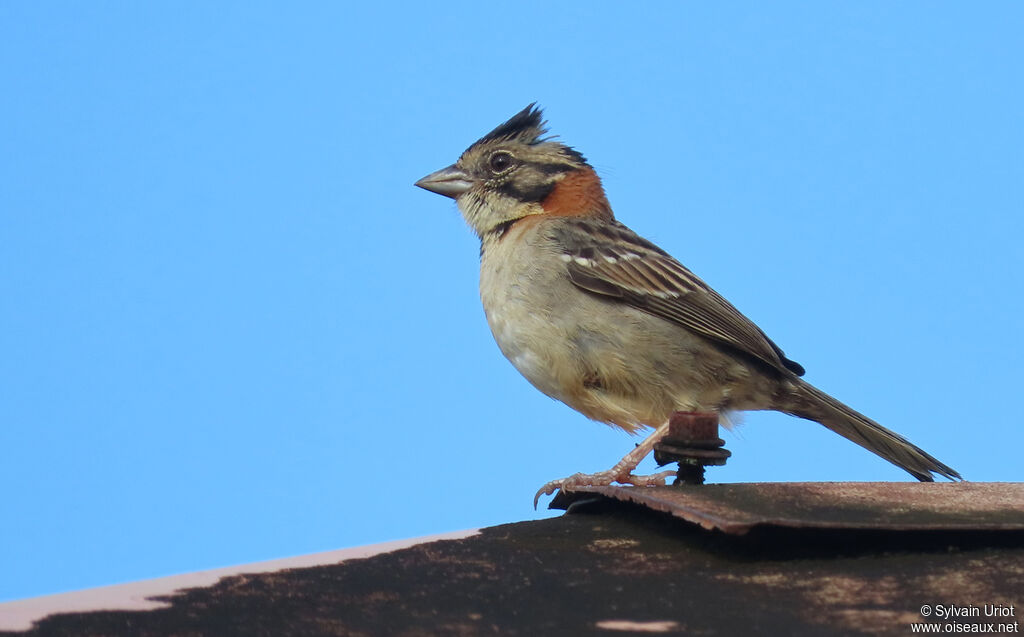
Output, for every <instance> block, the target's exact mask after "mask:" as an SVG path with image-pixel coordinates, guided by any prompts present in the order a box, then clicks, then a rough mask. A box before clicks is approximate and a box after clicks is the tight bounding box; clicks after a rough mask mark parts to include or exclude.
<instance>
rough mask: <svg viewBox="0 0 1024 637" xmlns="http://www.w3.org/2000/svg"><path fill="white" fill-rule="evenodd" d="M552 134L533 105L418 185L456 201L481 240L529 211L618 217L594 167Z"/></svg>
mask: <svg viewBox="0 0 1024 637" xmlns="http://www.w3.org/2000/svg"><path fill="white" fill-rule="evenodd" d="M546 132H547V129H546V128H545V122H544V120H543V113H542V112H541V110H540V109H539V108H537V106H536V105H535V104H530V105H529V106H527V107H526V108H524V109H523V110H521V111H520V112H519V113H517V114H516V115H514V116H513V117H512V118H511V119H509V120H508V121H507V122H505V123H504V124H502V125H501V126H498V127H497V128H495V129H494V130H492V131H491V132H489V133H487V134H486V135H484V136H483V137H481V138H480V139H479V140H477V141H476V142H475V143H473V145H472V146H470V147H469V148H467V149H466V151H465V152H464V153H462V156H461V157H459V161H457V162H455V163H454V164H452V165H451V166H448V167H447V168H442V169H441V170H439V171H437V172H434V173H431V174H429V175H427V176H426V177H424V178H423V179H420V180H419V181H417V182H416V185H417V186H419V187H420V188H424V189H426V190H429V191H431V192H436V193H437V194H439V195H444V196H446V197H451V198H452V199H455V201H456V202H458V205H459V210H461V211H462V216H463V217H465V219H466V222H467V223H469V225H470V226H471V227H472V228H473V230H474V231H475V232H476V233H477V235H478V236H480V237H481V238H483V237H484V236H486V235H487V234H489V233H491V232H494V231H496V230H500V229H503V228H506V227H508V225H509V224H510V223H512V222H514V221H516V220H518V219H522V218H523V217H527V216H529V215H543V214H554V215H574V216H576V215H578V216H599V217H602V218H605V219H609V220H610V219H612V211H611V207H610V206H609V205H608V200H607V198H606V197H605V195H604V189H603V188H602V187H601V180H600V178H599V177H598V176H597V173H596V172H594V169H593V168H592V167H591V166H590V164H588V163H587V160H586V159H585V158H584V157H583V155H581V154H580V153H579V152H577V151H576V150H574V149H572V148H570V147H569V146H566V145H565V144H562V143H560V142H557V141H554V140H553V139H551V138H550V137H545V136H544V135H545V133H546Z"/></svg>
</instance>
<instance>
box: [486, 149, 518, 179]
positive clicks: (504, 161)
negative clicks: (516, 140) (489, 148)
mask: <svg viewBox="0 0 1024 637" xmlns="http://www.w3.org/2000/svg"><path fill="white" fill-rule="evenodd" d="M487 163H488V165H489V166H490V167H491V170H492V171H494V173H495V174H500V173H503V172H505V171H506V170H508V169H509V168H511V167H512V165H513V164H514V163H515V157H513V156H512V153H510V152H508V151H504V150H499V151H498V152H496V153H494V154H493V155H491V158H490V159H488V160H487Z"/></svg>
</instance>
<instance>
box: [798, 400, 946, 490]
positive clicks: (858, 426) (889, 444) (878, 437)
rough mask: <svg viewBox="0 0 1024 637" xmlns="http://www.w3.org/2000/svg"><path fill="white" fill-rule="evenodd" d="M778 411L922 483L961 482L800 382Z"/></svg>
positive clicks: (895, 437)
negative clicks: (823, 430)
mask: <svg viewBox="0 0 1024 637" xmlns="http://www.w3.org/2000/svg"><path fill="white" fill-rule="evenodd" d="M779 411H782V412H785V413H787V414H792V415H793V416H799V417H800V418H806V419H808V420H814V421H816V422H819V423H821V424H822V425H824V426H826V427H828V428H829V429H831V430H832V431H834V432H836V433H837V434H839V435H840V436H842V437H843V438H846V439H847V440H850V441H852V442H855V443H857V444H858V445H860V446H861V447H864V448H865V449H867V450H868V451H871V452H874V453H876V454H878V455H879V456H881V457H883V458H885V459H886V460H888V461H889V462H891V463H893V464H894V465H896V466H897V467H899V468H901V469H903V470H904V471H907V472H908V473H910V475H912V476H914V477H915V478H917V479H918V480H920V481H922V482H931V481H932V480H933V478H932V474H933V473H937V474H938V475H940V476H943V477H945V478H949V479H950V480H960V479H961V478H960V474H959V473H957V472H956V471H955V470H953V469H951V468H950V467H948V466H946V465H945V464H943V463H941V462H939V461H938V460H936V459H935V458H933V457H932V456H931V455H929V454H928V453H927V452H926V451H924V450H923V449H921V448H920V447H918V446H916V445H914V444H913V443H911V442H910V441H909V440H907V439H906V438H904V437H903V436H901V435H899V434H898V433H895V432H893V431H889V430H888V429H886V428H885V427H883V426H882V425H880V424H878V423H877V422H875V421H874V420H871V419H870V418H868V417H867V416H865V415H863V414H861V413H859V412H857V411H854V410H853V409H851V408H849V407H847V406H846V405H844V404H843V403H841V402H839V401H838V400H836V399H835V398H833V397H831V396H829V395H828V394H826V393H825V392H823V391H821V390H820V389H818V388H817V387H815V386H813V385H811V384H810V383H807V382H804V381H802V380H801V381H799V383H798V384H797V386H796V387H795V388H794V390H793V392H792V393H791V394H789V395H788V396H787V397H786V399H785V400H784V401H783V405H782V407H781V408H779Z"/></svg>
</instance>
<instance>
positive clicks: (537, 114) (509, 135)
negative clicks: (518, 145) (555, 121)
mask: <svg viewBox="0 0 1024 637" xmlns="http://www.w3.org/2000/svg"><path fill="white" fill-rule="evenodd" d="M544 123H545V122H544V111H542V110H541V109H540V107H538V106H537V103H536V102H534V103H533V104H530V105H529V106H527V107H526V108H524V109H523V110H521V111H519V112H518V113H516V114H515V115H513V116H512V118H511V119H509V120H508V121H507V122H505V123H504V124H502V125H501V126H498V127H497V128H495V129H494V130H492V131H491V132H489V133H487V134H486V135H484V136H483V137H481V138H480V140H479V141H477V144H483V143H486V142H493V141H500V140H511V139H519V140H521V141H524V142H526V143H528V144H536V143H537V142H538V141H540V136H541V135H543V134H544V133H546V132H547V130H546V129H545V128H544Z"/></svg>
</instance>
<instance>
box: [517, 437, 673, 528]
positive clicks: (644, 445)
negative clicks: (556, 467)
mask: <svg viewBox="0 0 1024 637" xmlns="http://www.w3.org/2000/svg"><path fill="white" fill-rule="evenodd" d="M667 433H668V423H665V424H663V425H662V426H660V427H658V428H657V429H655V430H654V433H652V434H651V435H649V436H647V437H646V438H644V440H643V442H641V443H640V444H638V445H637V446H636V448H635V449H633V450H632V451H630V452H629V453H627V454H626V455H625V456H623V457H622V460H619V461H618V462H617V463H615V466H614V467H612V468H611V469H608V470H607V471H599V472H597V473H576V474H573V475H571V476H569V477H568V478H562V479H561V480H552V481H551V482H548V483H547V484H545V485H544V486H542V487H541V488H540V490H539V491H537V495H535V496H533V508H535V509H536V508H537V502H538V501H539V500H540V496H541V495H551V494H552V493H554V492H555V490H556V489H565V488H570V489H571V488H572V487H604V486H608V485H610V484H611V483H613V482H618V483H619V484H631V485H633V486H637V487H650V486H655V485H663V484H665V478H667V477H669V476H674V475H676V472H675V471H661V472H659V473H655V474H652V475H649V476H635V475H633V469H636V467H637V465H638V464H640V461H641V460H643V459H644V458H646V457H647V454H649V453H650V452H651V450H652V449H654V445H656V444H657V443H658V441H660V440H661V439H662V438H664V437H665V434H667Z"/></svg>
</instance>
